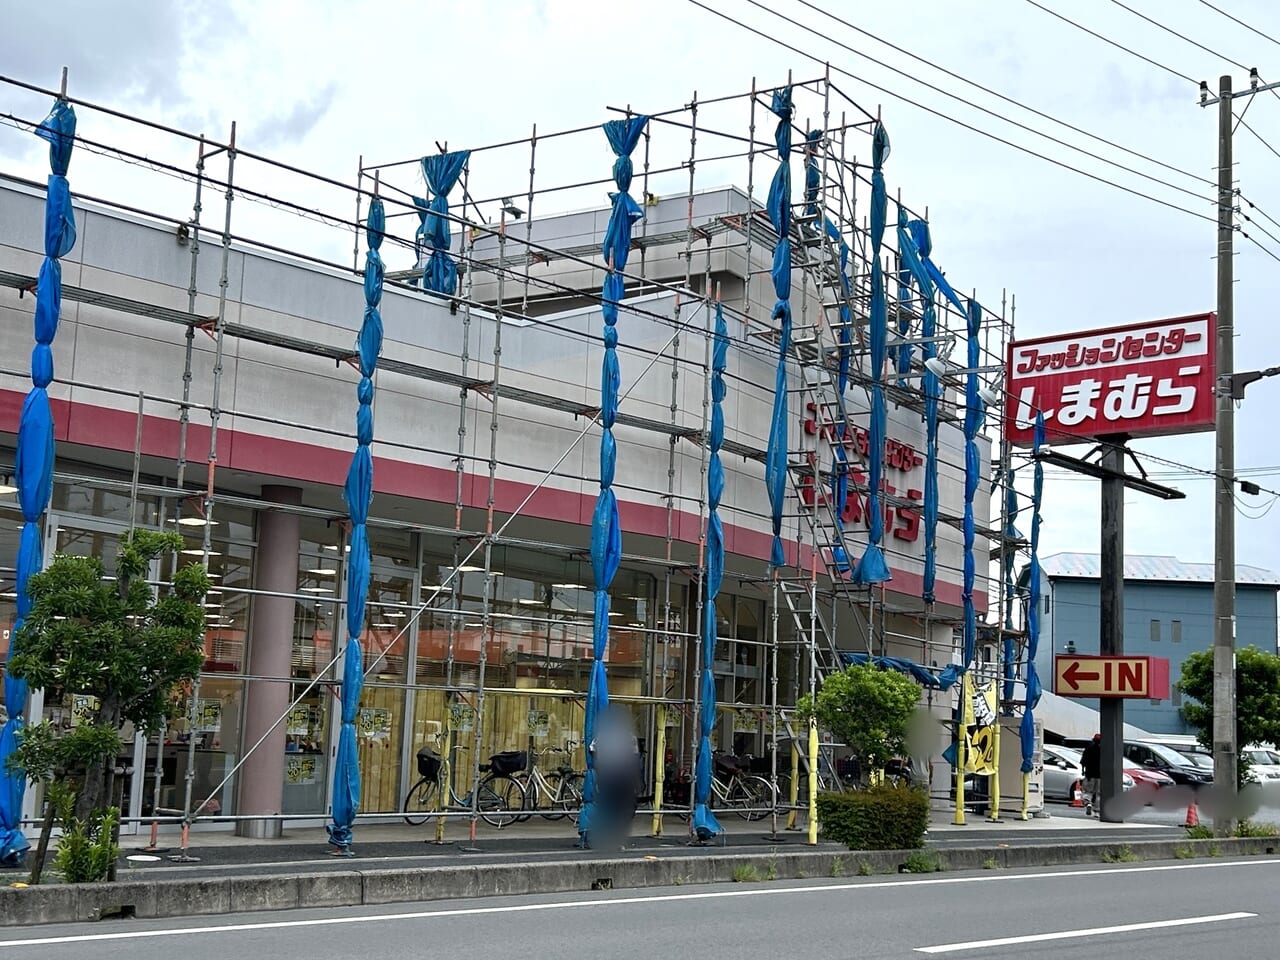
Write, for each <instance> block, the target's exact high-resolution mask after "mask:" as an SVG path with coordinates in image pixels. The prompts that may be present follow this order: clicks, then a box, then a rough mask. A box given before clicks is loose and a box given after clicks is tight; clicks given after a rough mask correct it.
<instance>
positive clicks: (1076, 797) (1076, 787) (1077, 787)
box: [1071, 780, 1084, 807]
mask: <svg viewBox="0 0 1280 960" xmlns="http://www.w3.org/2000/svg"><path fill="white" fill-rule="evenodd" d="M1071 806H1073V807H1083V806H1084V791H1083V790H1082V789H1081V783H1080V781H1079V780H1077V781H1076V782H1075V783H1073V784H1072V785H1071Z"/></svg>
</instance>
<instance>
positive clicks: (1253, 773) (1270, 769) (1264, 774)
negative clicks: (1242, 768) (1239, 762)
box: [1240, 746, 1280, 783]
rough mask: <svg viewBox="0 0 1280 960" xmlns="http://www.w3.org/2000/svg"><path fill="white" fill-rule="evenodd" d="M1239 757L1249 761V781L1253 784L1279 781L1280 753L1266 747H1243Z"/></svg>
mask: <svg viewBox="0 0 1280 960" xmlns="http://www.w3.org/2000/svg"><path fill="white" fill-rule="evenodd" d="M1240 753H1241V755H1242V756H1243V757H1244V758H1245V759H1246V760H1248V761H1249V774H1248V776H1249V779H1250V780H1251V781H1253V782H1254V783H1272V782H1276V781H1280V753H1277V752H1276V751H1275V750H1271V749H1268V748H1267V747H1257V746H1254V747H1245V748H1244V750H1242V751H1240Z"/></svg>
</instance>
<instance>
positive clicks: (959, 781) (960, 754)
mask: <svg viewBox="0 0 1280 960" xmlns="http://www.w3.org/2000/svg"><path fill="white" fill-rule="evenodd" d="M968 698H969V674H968V673H966V674H965V675H964V677H963V678H962V679H961V681H960V723H959V724H958V725H957V728H956V818H955V820H954V821H953V822H954V823H955V825H956V826H957V827H963V826H964V764H965V749H964V748H965V737H966V736H967V735H968V731H967V730H966V728H965V723H964V721H965V714H966V710H965V707H966V706H967V705H968Z"/></svg>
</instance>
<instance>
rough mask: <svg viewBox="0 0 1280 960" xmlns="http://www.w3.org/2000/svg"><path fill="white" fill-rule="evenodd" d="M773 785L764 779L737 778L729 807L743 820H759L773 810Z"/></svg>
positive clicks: (730, 795) (730, 796)
mask: <svg viewBox="0 0 1280 960" xmlns="http://www.w3.org/2000/svg"><path fill="white" fill-rule="evenodd" d="M773 804H774V798H773V785H772V784H770V783H769V781H768V780H766V779H765V778H764V777H738V779H737V781H736V782H735V783H734V785H733V790H732V791H731V792H730V794H729V805H730V806H732V807H734V808H735V812H736V813H737V814H738V816H740V817H741V818H742V819H743V820H760V819H762V818H763V817H765V816H767V815H768V813H769V811H770V810H772V809H773Z"/></svg>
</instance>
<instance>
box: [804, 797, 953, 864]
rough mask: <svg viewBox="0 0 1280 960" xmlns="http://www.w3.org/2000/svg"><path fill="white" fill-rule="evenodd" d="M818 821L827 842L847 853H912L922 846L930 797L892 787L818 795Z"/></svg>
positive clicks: (927, 826)
mask: <svg viewBox="0 0 1280 960" xmlns="http://www.w3.org/2000/svg"><path fill="white" fill-rule="evenodd" d="M818 822H819V823H821V824H822V833H823V835H824V836H825V837H826V838H827V839H830V840H834V841H835V842H836V843H843V844H844V845H845V846H847V847H848V848H849V849H850V850H912V849H915V848H917V847H922V846H924V834H925V831H926V830H927V829H928V828H929V797H928V794H926V793H925V792H924V791H923V790H920V789H918V788H916V787H909V786H901V785H892V784H878V785H876V786H872V787H868V788H866V789H865V790H852V791H847V792H845V793H824V794H819V796H818Z"/></svg>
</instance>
